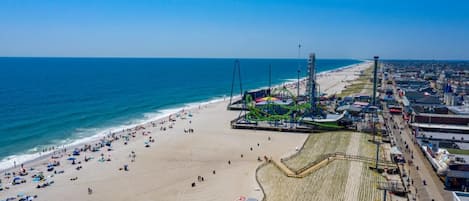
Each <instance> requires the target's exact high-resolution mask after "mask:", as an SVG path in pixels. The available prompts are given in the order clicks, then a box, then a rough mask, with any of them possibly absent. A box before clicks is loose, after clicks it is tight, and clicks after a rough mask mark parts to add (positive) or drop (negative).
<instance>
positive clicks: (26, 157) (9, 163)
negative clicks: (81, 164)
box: [0, 61, 369, 171]
mask: <svg viewBox="0 0 469 201" xmlns="http://www.w3.org/2000/svg"><path fill="white" fill-rule="evenodd" d="M367 62H369V61H363V62H362V63H357V64H352V65H348V66H343V67H340V68H336V69H331V70H328V71H322V72H320V73H318V74H325V73H330V72H332V71H337V70H341V69H346V68H350V67H354V66H357V65H361V64H364V63H367ZM306 78H307V77H301V78H300V80H303V79H306ZM285 81H286V82H284V83H280V84H276V85H273V86H272V87H281V86H283V85H285V84H292V83H295V82H296V81H297V79H285ZM267 88H268V87H266V86H263V87H259V88H257V89H253V90H260V89H267ZM240 97H241V96H240V95H235V96H233V98H234V99H237V98H240ZM228 98H229V97H228V96H226V95H223V96H216V97H213V98H211V99H209V100H205V101H199V102H192V103H186V104H183V106H177V107H171V108H167V109H159V110H157V111H155V112H148V113H144V114H143V118H140V119H133V120H130V121H129V122H127V123H124V124H121V125H118V126H111V127H107V128H77V129H76V135H78V136H77V137H79V138H72V139H70V138H69V139H63V140H60V141H57V142H56V143H55V144H52V145H41V146H40V147H47V146H49V147H52V146H55V147H60V148H62V147H75V146H78V145H81V144H86V143H89V142H93V141H97V140H99V139H101V138H102V137H104V136H106V135H108V134H110V133H115V132H120V131H122V130H126V129H131V128H135V127H136V126H139V125H143V124H147V123H149V122H153V121H157V120H161V119H163V118H167V117H169V116H170V115H172V114H175V113H177V112H180V111H182V110H183V109H185V110H187V109H194V108H197V107H199V106H204V105H208V104H213V103H218V102H222V101H224V100H226V99H228ZM87 133H93V134H92V135H89V134H87ZM80 134H81V135H83V136H80ZM31 152H35V153H31ZM53 152H54V150H52V151H47V152H41V150H40V148H39V147H34V148H31V149H30V150H28V151H27V152H26V153H25V154H21V155H11V156H8V157H5V158H3V159H2V160H1V161H0V171H1V170H5V169H9V168H11V167H13V165H14V161H16V164H17V165H19V164H22V163H26V162H28V161H32V160H35V159H37V158H39V157H41V156H43V155H48V154H51V153H53Z"/></svg>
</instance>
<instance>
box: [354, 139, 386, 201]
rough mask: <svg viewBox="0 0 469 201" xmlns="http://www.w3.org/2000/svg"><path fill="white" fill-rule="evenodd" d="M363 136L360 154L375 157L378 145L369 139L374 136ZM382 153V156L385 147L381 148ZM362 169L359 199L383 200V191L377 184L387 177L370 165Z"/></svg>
mask: <svg viewBox="0 0 469 201" xmlns="http://www.w3.org/2000/svg"><path fill="white" fill-rule="evenodd" d="M361 137H362V139H361V140H360V155H362V156H369V157H374V156H375V155H376V145H375V144H373V143H371V142H369V141H368V139H371V138H372V136H371V135H362V136H361ZM378 138H379V137H378ZM380 154H381V155H380V156H382V155H383V154H384V151H383V149H380ZM361 171H362V173H361V175H362V180H361V181H360V188H359V189H358V200H381V198H382V196H383V191H382V190H379V189H378V188H377V187H378V185H377V184H378V182H385V181H386V179H385V178H384V177H383V176H381V175H380V174H378V173H376V172H374V171H371V170H370V169H369V165H363V166H362V170H361Z"/></svg>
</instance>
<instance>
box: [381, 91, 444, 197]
mask: <svg viewBox="0 0 469 201" xmlns="http://www.w3.org/2000/svg"><path fill="white" fill-rule="evenodd" d="M382 86H386V85H385V83H383V85H382ZM393 88H394V91H395V87H393ZM384 89H386V88H384ZM394 94H396V93H394ZM396 98H397V99H399V97H396ZM383 111H384V112H383V116H384V119H385V122H386V124H387V126H388V128H389V130H390V131H391V133H392V137H393V138H394V141H395V143H396V145H397V146H398V147H399V149H400V150H401V151H402V152H403V154H404V157H405V158H406V160H407V161H408V160H409V159H411V160H412V161H413V164H412V165H409V164H408V163H406V164H405V165H404V167H405V170H407V173H408V174H409V173H410V174H409V175H410V178H409V181H410V183H413V185H411V188H410V189H411V198H414V197H415V198H416V200H422V201H424V200H435V201H440V200H441V201H446V200H452V195H451V192H450V191H446V190H445V189H444V185H443V182H442V181H441V180H440V179H439V178H438V176H437V174H436V172H435V171H434V170H433V168H432V166H431V164H430V162H429V161H428V160H427V158H426V157H425V156H424V154H423V152H422V151H421V149H420V148H419V146H418V144H416V143H415V142H416V141H415V139H414V137H413V136H412V132H411V129H410V128H409V126H408V125H407V123H406V122H405V121H404V120H403V118H402V115H390V113H389V111H388V109H387V107H386V106H384V107H383ZM406 146H407V147H408V148H406ZM412 155H413V159H412ZM417 166H418V170H417ZM405 179H407V178H405ZM423 180H425V181H426V185H424V184H423ZM412 181H413V182H412Z"/></svg>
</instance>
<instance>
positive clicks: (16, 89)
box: [0, 58, 361, 169]
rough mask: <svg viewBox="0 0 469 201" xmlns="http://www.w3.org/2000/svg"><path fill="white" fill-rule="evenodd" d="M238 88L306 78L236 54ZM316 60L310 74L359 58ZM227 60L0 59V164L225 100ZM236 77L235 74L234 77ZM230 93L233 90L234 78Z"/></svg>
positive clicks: (289, 64) (298, 66)
mask: <svg viewBox="0 0 469 201" xmlns="http://www.w3.org/2000/svg"><path fill="white" fill-rule="evenodd" d="M239 62H240V66H241V82H242V87H243V91H244V90H250V89H256V88H259V87H263V86H268V85H269V66H271V75H272V76H271V77H272V84H273V85H275V84H281V83H283V82H286V81H291V80H294V79H295V78H297V76H298V74H297V71H298V70H300V76H301V77H304V76H306V66H307V63H306V60H303V59H301V60H300V59H239ZM360 62H361V61H359V60H350V59H318V60H317V62H316V69H317V72H324V71H328V70H333V69H337V68H340V67H343V66H348V65H354V64H357V63H360ZM234 63H235V59H177V58H0V169H2V168H5V167H6V166H11V165H12V162H11V161H13V160H17V161H19V162H23V161H25V160H29V159H33V158H34V157H37V156H38V154H37V153H38V152H41V151H42V150H43V149H45V148H47V147H51V146H63V145H70V144H77V143H80V142H84V141H87V140H92V139H93V138H97V137H98V136H100V135H103V134H106V133H109V132H112V131H119V130H122V129H123V128H128V127H132V126H134V125H137V124H141V123H144V122H147V121H151V120H154V119H157V118H159V117H162V116H165V115H168V114H170V113H173V112H176V111H177V110H179V109H180V108H184V107H187V106H189V105H196V104H200V103H204V102H207V101H215V100H220V99H223V98H224V97H229V95H230V92H231V85H232V78H233V66H234ZM236 76H238V75H236ZM235 81H236V82H235V85H234V86H235V87H234V94H235V95H239V94H240V87H239V78H238V77H236V79H235Z"/></svg>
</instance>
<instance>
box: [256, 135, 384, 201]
mask: <svg viewBox="0 0 469 201" xmlns="http://www.w3.org/2000/svg"><path fill="white" fill-rule="evenodd" d="M352 135H353V134H352V132H327V133H320V134H312V135H310V137H309V138H308V139H307V141H306V142H305V145H304V148H303V149H302V150H301V152H299V153H298V154H297V155H294V156H293V157H291V158H289V159H288V160H285V161H284V162H285V163H286V164H287V166H289V167H290V168H292V169H299V168H301V167H303V166H305V165H307V164H308V163H310V162H312V161H314V160H316V159H317V158H318V157H319V156H320V155H322V154H327V153H334V152H346V150H347V147H348V146H349V143H350V142H351V137H352ZM359 137H360V140H359V141H360V142H359V143H358V144H356V146H359V155H361V156H366V157H374V155H375V150H376V145H375V144H373V143H372V142H369V141H368V140H369V139H371V137H372V136H370V135H366V134H361V135H360V136H359ZM380 153H384V152H383V151H382V152H380ZM351 163H352V162H351V161H346V160H335V161H333V162H331V163H330V164H328V165H327V166H325V167H323V168H320V169H318V170H317V171H315V172H313V173H311V174H310V175H308V176H306V177H304V178H301V179H298V178H290V177H287V176H286V175H285V174H283V173H282V172H281V171H280V170H279V169H278V168H276V167H275V166H274V165H272V164H268V165H266V166H265V167H263V168H261V169H260V170H259V172H258V178H259V181H260V182H261V185H262V186H263V187H264V189H265V193H266V199H265V200H267V201H277V200H299V201H303V200H346V198H345V196H346V195H345V191H346V190H345V189H346V185H347V180H348V178H349V174H351V172H349V171H350V167H351V165H352V164H351ZM369 167H370V164H362V166H361V168H360V172H359V173H358V174H356V175H354V176H353V179H359V185H357V186H354V187H353V188H355V189H352V191H354V192H358V193H357V195H356V196H357V197H356V198H352V199H351V200H382V198H383V197H382V195H383V191H381V190H379V189H378V188H377V187H378V184H379V182H384V181H385V180H386V179H385V178H384V177H383V176H381V175H380V174H378V173H376V172H374V171H372V170H370V168H369Z"/></svg>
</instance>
